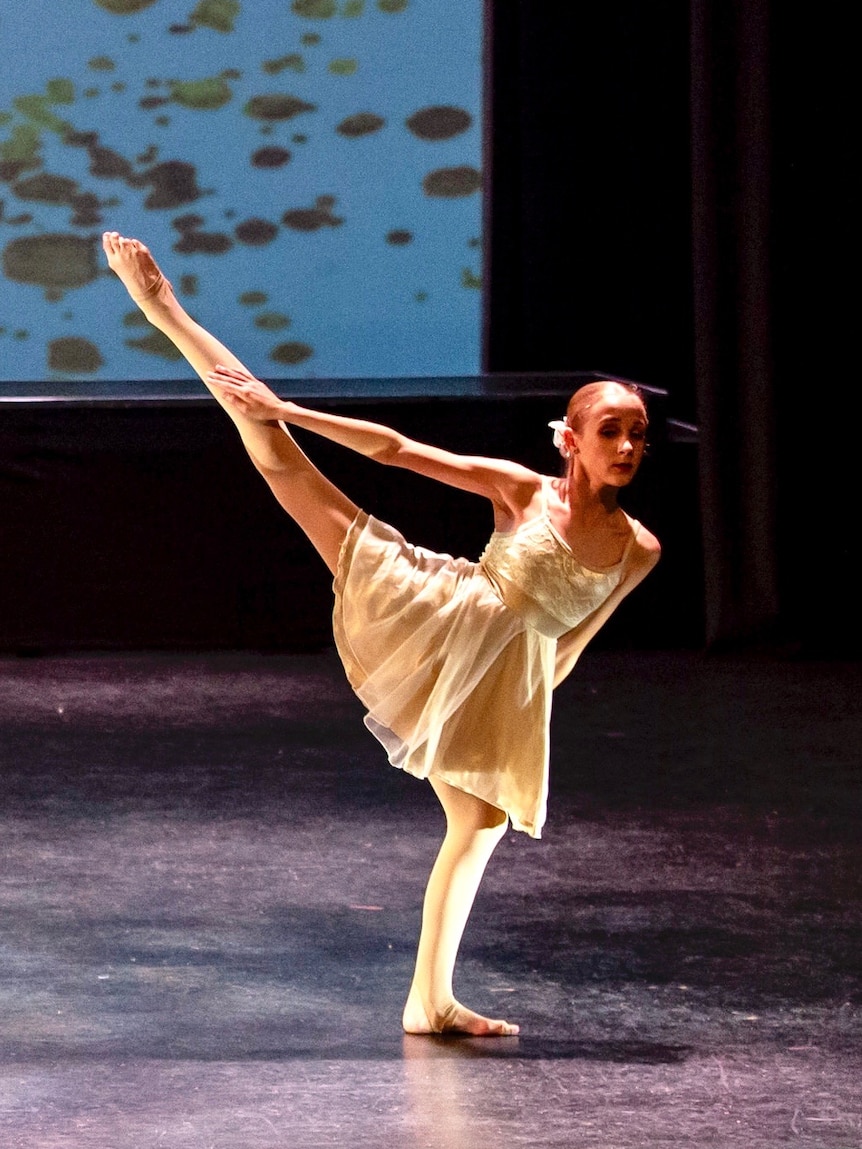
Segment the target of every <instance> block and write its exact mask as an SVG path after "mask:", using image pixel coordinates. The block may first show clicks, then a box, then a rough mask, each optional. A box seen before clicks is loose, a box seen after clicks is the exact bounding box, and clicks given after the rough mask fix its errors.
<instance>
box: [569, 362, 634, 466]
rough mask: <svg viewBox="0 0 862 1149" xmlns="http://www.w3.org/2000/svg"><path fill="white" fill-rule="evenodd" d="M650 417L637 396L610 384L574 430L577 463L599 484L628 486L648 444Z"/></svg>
mask: <svg viewBox="0 0 862 1149" xmlns="http://www.w3.org/2000/svg"><path fill="white" fill-rule="evenodd" d="M646 429H647V417H646V411H645V409H644V405H643V403H642V402H641V400H640V399H639V398H638V396H637V395H633V394H632V393H631V391H628V390H627V389H626V388H625V387H620V386H619V385H618V384H616V383H609V384H608V385H607V387H606V388H605V389H604V390H603V391H602V392H601V394H600V396H599V398H598V399H597V400H596V402H594V403H593V405H592V406H591V407H590V408H589V410H588V411H586V413H585V414H584V415H583V417H582V420H581V425H580V427H579V429H578V430H577V431H573V432H572V439H573V442H574V446H575V451H576V454H575V456H574V458H575V462H576V464H579V465H580V467H581V468H582V469H583V470H584V472H585V473H586V474H587V476H588V477H589V478H590V479H591V480H592V481H593V482H595V483H598V484H600V485H603V486H610V487H625V486H627V485H628V484H629V483H630V482H631V481H632V479H633V478H634V477H635V474H636V473H637V469H638V467H639V466H640V464H641V459H642V458H643V453H644V447H645V446H646Z"/></svg>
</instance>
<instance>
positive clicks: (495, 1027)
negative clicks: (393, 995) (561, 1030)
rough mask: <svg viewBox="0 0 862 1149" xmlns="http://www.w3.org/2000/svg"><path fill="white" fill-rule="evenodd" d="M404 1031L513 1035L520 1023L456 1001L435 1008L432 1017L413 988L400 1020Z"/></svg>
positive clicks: (516, 1032)
mask: <svg viewBox="0 0 862 1149" xmlns="http://www.w3.org/2000/svg"><path fill="white" fill-rule="evenodd" d="M401 1024H402V1025H403V1027H404V1031H405V1033H415V1034H423V1033H438V1034H452V1035H453V1036H454V1035H456V1034H466V1035H469V1036H471V1037H514V1036H515V1035H516V1034H518V1033H519V1032H520V1026H517V1025H513V1024H512V1023H511V1022H508V1021H504V1020H503V1019H502V1018H492V1017H484V1016H483V1015H482V1014H481V1013H476V1012H474V1010H472V1009H467V1008H466V1006H463V1005H461V1003H460V1002H457V1001H453V1002H452V1004H451V1005H450V1006H449V1007H448V1008H447V1009H445V1010H442V1011H440V1012H437V1011H434V1012H433V1016H432V1015H431V1014H429V1011H428V1010H426V1009H425V1007H424V1005H423V1004H422V1001H421V999H420V997H419V995H418V994H415V993H414V992H413V991H412V990H411V992H410V996H409V997H408V998H407V1005H406V1006H405V1007H404V1016H403V1017H402V1019H401Z"/></svg>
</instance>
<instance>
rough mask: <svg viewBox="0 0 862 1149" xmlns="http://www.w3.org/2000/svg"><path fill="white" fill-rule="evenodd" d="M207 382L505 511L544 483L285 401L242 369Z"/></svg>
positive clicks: (260, 416) (230, 402)
mask: <svg viewBox="0 0 862 1149" xmlns="http://www.w3.org/2000/svg"><path fill="white" fill-rule="evenodd" d="M206 383H207V386H208V387H209V388H210V390H211V391H213V393H214V394H218V395H219V398H220V401H221V402H222V403H223V405H226V406H227V407H228V409H229V410H233V411H235V412H238V413H241V414H242V415H243V416H244V417H245V418H246V419H250V420H253V421H259V422H261V423H263V424H265V425H269V426H271V425H277V424H279V423H281V424H286V425H289V426H292V427H302V428H304V429H305V430H308V431H313V432H314V433H315V434H318V435H322V436H323V437H324V438H326V439H330V440H332V441H333V442H335V443H339V444H341V446H343V447H348V448H350V450H352V451H357V452H358V453H359V454H362V455H366V456H367V457H368V458H371V459H375V460H376V461H377V462H379V463H384V464H386V465H388V466H393V467H402V468H404V469H405V470H409V471H415V472H416V473H417V474H420V475H426V476H427V477H429V478H432V479H437V480H439V481H440V482H443V483H448V484H449V485H450V486H453V487H459V488H460V489H461V490H465V491H472V492H473V493H475V494H478V495H484V496H485V497H486V498H488V499H490V500H491V502H492V503H494V505H495V507H497V508H499V509H500V510H501V511H502V512H504V513H505V512H512V513H517V511H518V510H520V509H522V508H523V507H525V506H526V505H527V504H528V503H529V501H530V499H531V498H532V497H533V495H534V493H535V491H536V489H537V487H538V485H539V476H538V475H537V474H536V473H535V472H534V471H531V470H529V469H528V468H527V467H522V466H520V465H519V464H518V463H512V462H509V461H508V460H506V459H491V458H485V457H483V456H480V455H459V454H455V453H454V452H452V451H445V450H443V449H441V448H440V447H432V446H430V445H428V444H427V443H421V442H419V441H417V440H416V439H411V438H408V436H406V435H402V434H400V432H398V431H395V430H393V429H392V428H390V427H385V426H383V425H382V424H380V423H371V422H368V421H367V420H365V419H351V418H347V417H345V416H343V415H333V414H330V413H329V412H326V411H313V410H310V409H309V408H307V407H300V406H299V405H298V404H297V403H293V402H290V401H284V400H281V399H279V398H278V397H277V396H276V395H274V394H273V392H272V391H271V390H270V389H269V387H267V386H266V384H264V383H262V382H261V381H260V380H259V379H255V377H254V376H253V375H250V374H249V373H248V371H246V370H245V369H243V368H239V369H237V368H234V367H231V366H229V365H224V366H220V367H219V368H218V369H217V370H215V371H212V372H210V373H209V374H208V375H207V377H206Z"/></svg>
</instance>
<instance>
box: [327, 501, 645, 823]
mask: <svg viewBox="0 0 862 1149" xmlns="http://www.w3.org/2000/svg"><path fill="white" fill-rule="evenodd" d="M547 482H548V480H547V479H546V480H545V481H544V483H543V500H542V504H543V505H542V513H541V514H540V515H539V516H537V517H536V518H534V519H530V520H529V521H528V522H526V523H523V524H522V525H521V526H520V527H519V528H518V529H517V530H515V531H511V532H505V533H504V532H499V531H496V532H495V533H494V534H493V535H492V536H491V539H490V541H489V542H488V545H487V547H486V548H485V551H484V553H483V554H482V557H481V558H480V559H479V561H478V562H472V561H470V560H469V559H465V558H453V557H452V556H451V555H447V554H437V553H435V552H433V551H429V550H425V549H424V548H423V547H417V546H412V545H411V544H410V543H408V542H407V541H406V540H405V539H404V537H403V536H402V535H401V534H400V533H399V532H398V531H397V530H395V529H394V528H393V527H390V526H388V525H387V524H386V523H383V522H380V521H379V520H377V519H375V518H373V517H371V516H370V515H366V514H365V513H364V512H362V511H360V513H359V514H358V515H357V517H356V519H355V521H354V522H353V525H352V526H351V528H350V530H349V531H348V534H347V537H346V539H345V541H344V545H343V547H342V550H341V554H340V557H339V563H338V569H337V571H336V575H335V581H334V590H335V610H334V615H333V628H334V634H335V643H336V647H337V649H338V653H339V655H340V657H341V660H342V662H343V664H344V669H345V672H346V674H347V678H348V681H349V682H350V685H351V686H352V687H353V689H354V691H355V692H356V694H357V696H358V697H359V699H360V700H361V702H362V703H363V704H364V706H365V707H366V710H367V714H366V717H365V724H366V726H367V727H368V728H369V730H370V731H371V732H372V734H374V735H375V737H376V738H378V739H379V741H380V742H381V743H382V744H383V746H384V747H385V749H386V752H387V754H388V757H389V761H390V762H391V763H392V765H393V766H398V767H400V768H401V769H403V770H406V771H407V772H408V773H410V774H414V775H416V777H419V778H427V777H429V776H433V777H435V778H439V779H441V780H442V781H444V782H447V783H449V784H450V785H451V786H455V787H456V788H458V789H460V790H465V791H467V793H469V794H474V795H476V797H478V798H482V799H484V801H486V802H489V803H490V804H491V805H493V806H497V807H499V808H500V809H501V810H504V811H505V812H506V813H507V814H508V816H509V818H510V820H511V823H512V825H513V826H514V828H515V829H517V830H523V831H525V832H526V833H528V834H530V835H531V836H532V837H534V838H538V837H540V835H541V830H542V825H543V824H544V821H545V814H546V807H547V794H548V734H549V726H550V717H551V695H552V691H553V685H554V677H555V673H556V666H557V657H558V644H559V646H560V647H563V646H564V647H565V650H566V654H567V657H568V659H569V660H570V665H569V669H570V668H571V662H572V661H573V660H572V655H574V657H577V655H578V654H579V653H580V649H582V647H583V646H585V645H586V643H587V642H588V641H589V639H590V638H591V637H592V634H593V633H595V630H596V629H597V626H596V625H595V623H596V622H599V623H601V622H604V620H605V618H607V617H608V616H609V615H610V613H611V612H612V610H613V609H614V608H615V606H616V605H617V603H618V602H619V601H620V600H621V599H622V598H623V597H624V595H625V594H626V593H627V591H628V589H630V586H629V585H627V583H628V582H629V578H630V575H631V573H632V572H633V570H634V569H635V568H636V566H637V561H638V558H639V557H640V558H642V555H641V556H639V555H638V552H639V551H640V550H641V548H640V547H638V545H637V534H638V530H639V524H638V523H637V522H636V521H635V520H633V519H629V520H628V521H629V525H630V527H631V535H630V537H629V539H628V541H627V543H626V546H625V551H624V553H623V556H622V558H621V559H620V561H619V562H618V563H616V564H615V565H614V566H612V567H608V568H605V569H603V570H594V569H592V568H590V567H587V566H585V565H584V564H583V563H581V562H579V561H578V560H577V558H576V557H575V556H574V554H573V553H572V550H571V548H570V547H569V546H568V545H567V544H566V542H565V541H564V540H563V539H562V538H561V537H560V535H559V534H558V533H557V532H556V531H555V530H554V527H553V525H552V524H551V521H550V517H549V514H548V502H547ZM627 517H628V516H627ZM591 622H592V623H593V625H590V624H591Z"/></svg>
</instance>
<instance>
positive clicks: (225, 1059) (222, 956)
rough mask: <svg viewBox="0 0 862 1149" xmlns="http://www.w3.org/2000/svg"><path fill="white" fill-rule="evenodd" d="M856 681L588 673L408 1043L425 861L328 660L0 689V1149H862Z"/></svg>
mask: <svg viewBox="0 0 862 1149" xmlns="http://www.w3.org/2000/svg"><path fill="white" fill-rule="evenodd" d="M859 697H860V673H859V668H858V666H856V665H850V664H843V665H842V664H835V663H818V662H805V663H803V662H792V661H779V660H776V659H770V658H751V659H733V658H728V657H725V658H712V659H705V658H702V657H701V656H698V655H695V654H691V653H667V654H664V653H615V652H614V653H610V652H604V653H602V652H599V653H590V652H588V653H587V654H586V655H585V656H584V658H583V659H582V661H581V664H580V665H579V667H578V668H577V670H576V672H575V674H574V676H573V677H572V678H571V679H570V680H569V681H568V682H567V683H566V684H565V685H564V686H563V687H562V688H561V689H560V691H558V694H557V698H556V703H555V717H554V752H553V767H552V768H553V781H552V796H551V805H550V819H549V823H548V826H547V828H546V833H545V836H544V838H543V839H542V841H541V842H534V841H531V840H529V839H527V838H526V837H524V836H523V835H520V834H511V833H510V834H509V835H507V837H506V839H504V841H503V842H502V844H501V846H500V847H499V849H498V851H497V854H496V855H495V857H494V858H493V859H492V862H491V865H490V867H489V871H488V874H487V877H486V880H485V883H484V885H483V887H482V890H481V891H480V895H479V899H478V902H477V905H476V909H475V912H474V915H473V918H472V921H471V924H470V927H469V930H468V934H467V936H466V938H465V942H464V946H463V951H462V953H463V956H462V961H461V965H460V974H459V979H458V982H457V985H456V990H457V992H458V993H459V996H460V997H461V998H462V999H463V1000H464V1001H465V1002H466V1003H468V1004H469V1005H471V1006H473V1007H474V1008H477V1009H480V1010H482V1011H484V1012H487V1013H490V1014H493V1015H495V1016H506V1017H508V1018H510V1019H511V1020H513V1021H518V1022H519V1023H520V1024H521V1026H522V1034H521V1036H520V1037H518V1038H504V1039H494V1040H480V1039H447V1040H443V1039H438V1038H416V1037H412V1038H408V1037H404V1036H403V1035H402V1034H401V1031H400V1028H399V1016H400V1010H401V1006H402V1002H403V998H404V996H405V993H406V989H407V985H408V982H409V979H410V972H411V962H412V956H413V947H414V944H415V939H416V935H417V930H418V924H419V912H420V905H421V897H422V889H423V884H424V880H425V877H426V875H427V871H428V869H429V867H430V865H431V862H432V859H433V856H434V853H435V851H436V847H437V845H438V842H439V838H440V835H441V833H442V818H441V816H440V814H439V813H438V811H437V809H436V808H435V801H434V798H433V795H432V793H431V791H430V788H429V787H428V786H427V785H426V784H424V783H420V782H417V781H415V780H414V779H412V778H408V777H404V776H403V775H401V774H400V773H399V772H397V771H395V770H393V769H392V768H391V767H389V766H388V765H387V764H386V761H385V758H384V756H383V753H382V751H381V750H380V748H379V746H378V745H377V743H376V742H375V741H374V739H373V738H372V737H371V735H370V734H368V732H367V731H366V730H365V729H364V727H363V726H362V723H361V709H360V707H359V705H358V703H357V702H356V701H355V699H354V698H353V696H352V695H351V693H350V692H349V690H348V688H347V686H346V684H345V682H344V680H343V676H342V674H341V671H340V668H339V666H338V664H337V662H336V660H335V658H334V655H333V654H332V653H331V652H330V651H326V652H322V653H320V654H315V655H307V656H305V655H304V656H281V655H279V656H267V655H260V656H258V655H253V654H237V655H229V654H225V655H179V654H178V655H167V654H165V655H149V654H147V655H104V656H92V657H89V656H66V657H57V658H51V659H34V660H13V659H6V660H2V661H0V724H1V725H0V792H1V793H2V801H0V850H2V870H0V913H2V923H3V925H2V934H0V945H2V950H0V953H2V961H0V1011H2V1024H0V1144H2V1146H3V1149H19V1147H21V1149H23V1147H27V1149H30V1147H32V1149H61V1147H62V1149H77V1147H79V1146H80V1147H82V1149H83V1147H86V1149H150V1147H152V1149H156V1147H157V1149H210V1147H211V1149H264V1147H266V1149H275V1147H279V1149H282V1147H289V1149H312V1147H315V1149H316V1147H339V1149H353V1147H357V1149H358V1147H366V1146H367V1147H369V1149H371V1147H373V1149H405V1147H409V1146H415V1147H417V1149H469V1147H471V1146H474V1145H478V1144H482V1145H486V1146H500V1145H507V1146H524V1147H530V1149H533V1147H538V1146H558V1147H560V1149H562V1147H565V1149H581V1147H584V1149H587V1147H589V1149H592V1147H596V1149H633V1147H635V1146H637V1147H647V1146H649V1147H650V1149H656V1147H660V1146H671V1145H672V1146H674V1147H675V1149H678V1147H680V1146H682V1147H700V1146H704V1147H705V1146H710V1147H719V1149H721V1147H733V1149H761V1147H771V1146H777V1145H785V1144H787V1145H799V1146H804V1147H809V1149H857V1147H860V1146H862V1041H860V1038H862V992H860V990H862V963H860V952H862V944H860V943H862V843H860V835H859V828H860V819H859V814H860V772H859V750H860V746H862V730H860V718H859Z"/></svg>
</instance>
